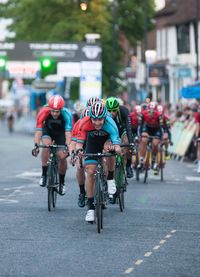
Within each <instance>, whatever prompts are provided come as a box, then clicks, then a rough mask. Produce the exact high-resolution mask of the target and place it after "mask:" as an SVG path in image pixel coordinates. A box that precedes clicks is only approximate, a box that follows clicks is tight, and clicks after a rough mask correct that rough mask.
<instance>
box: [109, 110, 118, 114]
mask: <svg viewBox="0 0 200 277" xmlns="http://www.w3.org/2000/svg"><path fill="white" fill-rule="evenodd" d="M108 111H109V113H111V112H114V113H115V112H117V111H118V109H114V110H108Z"/></svg>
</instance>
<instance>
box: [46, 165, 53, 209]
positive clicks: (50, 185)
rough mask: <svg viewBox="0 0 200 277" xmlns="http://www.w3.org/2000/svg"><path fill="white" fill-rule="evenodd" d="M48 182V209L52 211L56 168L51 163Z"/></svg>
mask: <svg viewBox="0 0 200 277" xmlns="http://www.w3.org/2000/svg"><path fill="white" fill-rule="evenodd" d="M47 174H48V179H47V181H48V183H47V191H48V193H47V199H48V211H49V212H50V211H51V209H52V207H53V199H54V192H53V190H54V188H53V187H54V168H53V166H52V165H51V164H50V165H49V166H48V172H47Z"/></svg>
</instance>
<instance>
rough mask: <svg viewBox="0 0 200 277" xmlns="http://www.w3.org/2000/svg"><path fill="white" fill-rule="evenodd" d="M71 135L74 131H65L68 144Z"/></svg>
mask: <svg viewBox="0 0 200 277" xmlns="http://www.w3.org/2000/svg"><path fill="white" fill-rule="evenodd" d="M71 136H72V132H71V131H66V132H65V141H66V144H67V145H69V144H70V141H71Z"/></svg>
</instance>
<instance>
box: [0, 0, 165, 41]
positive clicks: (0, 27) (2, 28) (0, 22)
mask: <svg viewBox="0 0 200 277" xmlns="http://www.w3.org/2000/svg"><path fill="white" fill-rule="evenodd" d="M6 1H7V0H0V3H5V2H6ZM164 3H165V0H155V4H156V9H157V10H159V9H162V8H163V7H164ZM9 23H10V20H9V19H0V41H3V40H5V37H6V35H8V31H7V30H6V26H7V25H8V24H9Z"/></svg>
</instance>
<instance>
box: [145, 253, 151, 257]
mask: <svg viewBox="0 0 200 277" xmlns="http://www.w3.org/2000/svg"><path fill="white" fill-rule="evenodd" d="M151 254H152V252H146V253H145V254H144V257H149V256H151Z"/></svg>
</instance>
